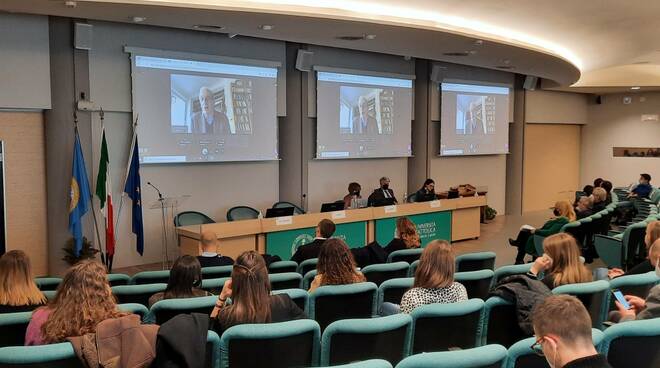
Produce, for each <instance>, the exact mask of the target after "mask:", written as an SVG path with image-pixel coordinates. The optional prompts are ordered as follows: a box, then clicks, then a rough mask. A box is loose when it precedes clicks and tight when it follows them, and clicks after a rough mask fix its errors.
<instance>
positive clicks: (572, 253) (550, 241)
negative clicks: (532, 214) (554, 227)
mask: <svg viewBox="0 0 660 368" xmlns="http://www.w3.org/2000/svg"><path fill="white" fill-rule="evenodd" d="M543 252H544V254H543V256H541V257H539V258H537V259H536V260H535V261H534V264H533V265H532V268H531V270H530V272H529V275H530V276H532V277H535V278H537V277H538V275H539V274H540V273H541V272H544V273H545V276H544V277H543V280H541V281H543V283H544V284H545V285H546V286H547V287H548V288H550V289H554V288H556V287H557V286H562V285H567V284H577V283H582V282H590V281H592V276H591V272H590V271H589V270H588V269H587V267H585V266H584V264H582V261H581V260H580V248H579V247H578V245H577V242H576V241H575V238H573V236H571V235H570V234H566V233H559V234H554V235H550V236H548V237H547V238H545V239H544V240H543Z"/></svg>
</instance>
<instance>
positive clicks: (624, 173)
mask: <svg viewBox="0 0 660 368" xmlns="http://www.w3.org/2000/svg"><path fill="white" fill-rule="evenodd" d="M624 96H632V97H633V102H632V103H631V104H630V105H624V104H623V102H622V100H623V97H624ZM642 99H645V101H642ZM588 109H589V124H588V125H585V126H583V127H582V150H581V157H582V159H581V160H582V170H581V175H580V182H581V184H582V185H586V184H589V183H591V182H593V179H594V178H597V177H603V178H606V179H608V180H610V181H611V182H612V183H614V186H623V185H628V184H630V183H633V182H636V181H637V179H638V178H639V174H640V173H649V174H650V175H651V176H652V177H653V180H652V183H653V184H654V185H656V186H657V185H658V184H660V158H636V157H613V156H612V147H656V148H657V147H660V123H659V122H642V121H641V115H642V114H660V92H650V93H631V94H625V95H623V94H613V95H605V96H603V97H602V104H600V105H599V104H596V103H593V104H590V105H589V107H588Z"/></svg>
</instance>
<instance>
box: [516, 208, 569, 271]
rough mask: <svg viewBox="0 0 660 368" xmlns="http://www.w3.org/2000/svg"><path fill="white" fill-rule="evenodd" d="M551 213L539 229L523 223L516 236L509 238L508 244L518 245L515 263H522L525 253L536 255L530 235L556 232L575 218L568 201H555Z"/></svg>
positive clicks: (547, 234) (548, 234)
mask: <svg viewBox="0 0 660 368" xmlns="http://www.w3.org/2000/svg"><path fill="white" fill-rule="evenodd" d="M552 213H553V215H554V216H555V217H554V218H552V219H550V220H548V221H547V222H546V223H545V224H543V226H542V227H541V228H540V229H535V228H534V227H532V226H530V225H524V226H522V227H521V228H520V232H519V233H518V237H517V238H516V239H515V240H514V239H509V244H511V245H512V246H514V247H518V254H517V255H516V264H522V263H523V262H524V260H525V254H526V253H529V254H532V255H534V256H538V254H536V249H535V247H534V239H533V237H532V235H534V234H537V235H541V236H550V235H552V234H556V233H558V232H559V231H560V230H561V228H562V226H564V225H566V224H567V223H569V222H571V221H575V219H576V217H575V211H574V210H573V206H571V204H570V203H569V202H568V201H558V202H557V203H555V206H554V207H553V209H552Z"/></svg>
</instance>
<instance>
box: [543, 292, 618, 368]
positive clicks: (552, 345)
mask: <svg viewBox="0 0 660 368" xmlns="http://www.w3.org/2000/svg"><path fill="white" fill-rule="evenodd" d="M532 325H533V327H534V336H536V342H535V343H534V345H532V346H531V348H532V349H533V350H534V351H535V352H536V353H537V354H540V355H543V356H545V359H546V360H547V361H548V364H549V365H550V367H551V368H611V366H610V365H609V363H607V359H606V358H605V356H603V355H601V354H598V352H597V351H596V348H595V347H594V344H593V341H592V340H591V318H590V317H589V313H588V312H587V310H586V308H585V307H584V305H583V304H582V302H580V300H579V299H578V298H576V297H574V296H571V295H553V296H549V297H547V298H546V299H545V300H544V301H543V302H542V303H539V304H538V305H537V306H536V307H535V308H534V312H532Z"/></svg>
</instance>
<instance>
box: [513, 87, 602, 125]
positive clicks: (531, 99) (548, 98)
mask: <svg viewBox="0 0 660 368" xmlns="http://www.w3.org/2000/svg"><path fill="white" fill-rule="evenodd" d="M588 98H589V95H587V94H584V93H572V92H557V91H542V90H536V91H526V92H525V122H526V123H540V124H587V122H588V121H589V118H588V116H587V100H588Z"/></svg>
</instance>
